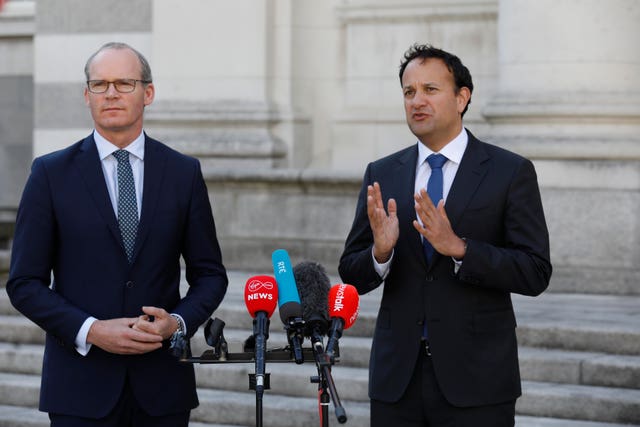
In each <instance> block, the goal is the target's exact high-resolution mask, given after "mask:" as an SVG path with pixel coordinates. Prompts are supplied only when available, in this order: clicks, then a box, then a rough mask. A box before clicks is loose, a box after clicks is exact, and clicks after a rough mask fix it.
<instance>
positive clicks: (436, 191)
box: [422, 154, 447, 264]
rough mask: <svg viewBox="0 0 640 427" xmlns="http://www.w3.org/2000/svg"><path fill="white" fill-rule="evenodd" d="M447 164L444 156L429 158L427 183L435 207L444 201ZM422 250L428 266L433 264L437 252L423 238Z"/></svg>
mask: <svg viewBox="0 0 640 427" xmlns="http://www.w3.org/2000/svg"><path fill="white" fill-rule="evenodd" d="M446 162H447V158H446V157H445V156H443V155H442V154H431V155H430V156H429V157H427V163H429V166H431V175H430V176H429V181H427V193H428V194H429V198H431V201H432V202H433V204H434V205H435V206H438V202H439V201H440V200H441V199H442V187H443V185H444V184H443V179H442V166H443V165H444V164H445V163H446ZM422 248H423V249H424V256H425V257H426V259H427V264H429V263H430V262H431V258H432V257H433V253H434V252H435V251H434V249H433V246H431V243H429V241H428V240H427V239H425V238H422Z"/></svg>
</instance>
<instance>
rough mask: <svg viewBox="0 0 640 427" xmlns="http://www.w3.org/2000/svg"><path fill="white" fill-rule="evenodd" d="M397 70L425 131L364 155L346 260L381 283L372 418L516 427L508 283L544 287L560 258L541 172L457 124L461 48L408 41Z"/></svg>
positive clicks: (397, 424)
mask: <svg viewBox="0 0 640 427" xmlns="http://www.w3.org/2000/svg"><path fill="white" fill-rule="evenodd" d="M400 82H401V85H402V91H403V94H404V105H405V113H406V119H407V123H408V125H409V128H410V129H411V131H412V132H413V134H414V135H416V137H417V138H418V140H419V141H418V143H417V145H413V146H411V147H409V148H406V149H404V150H401V151H399V152H397V153H394V154H391V155H390V156H388V157H385V158H383V159H380V160H377V161H375V162H373V163H370V164H369V165H368V166H367V169H366V172H365V175H364V182H363V186H362V190H361V192H360V196H359V199H358V204H357V208H356V214H355V219H354V222H353V226H352V229H351V232H350V233H349V236H348V238H347V241H346V244H345V249H344V252H343V254H342V257H341V259H340V266H339V272H340V275H341V277H342V279H343V280H344V282H346V283H352V284H354V285H355V286H356V287H357V288H358V291H359V292H360V293H361V294H364V293H367V292H369V291H372V290H373V289H375V288H377V287H378V286H380V285H381V284H384V288H383V294H382V300H381V303H380V309H379V313H378V318H377V322H376V327H375V332H374V337H373V344H372V349H371V359H370V364H369V369H370V372H369V396H370V398H371V425H372V426H394V427H418V426H420V427H423V426H430V427H434V426H438V427H439V426H455V427H465V426H470V427H471V426H473V427H483V426H487V427H501V426H513V425H514V417H515V401H516V399H517V397H518V396H520V394H521V389H520V374H519V370H518V355H517V343H516V334H515V327H516V320H515V316H514V312H513V307H512V304H511V296H510V294H511V292H515V293H519V294H524V295H531V296H535V295H538V294H540V293H541V292H542V291H544V290H545V289H546V287H547V286H548V283H549V279H550V276H551V270H552V268H551V263H550V260H549V238H548V231H547V227H546V223H545V219H544V213H543V210H542V204H541V200H540V193H539V189H538V184H537V178H536V173H535V170H534V167H533V165H532V163H531V162H530V161H529V160H527V159H525V158H523V157H520V156H518V155H516V154H514V153H511V152H508V151H506V150H503V149H500V148H498V147H495V146H492V145H489V144H486V143H484V142H481V141H479V140H478V139H476V138H475V137H474V136H473V135H472V134H471V133H470V132H469V131H467V130H466V129H465V128H464V127H463V126H462V117H463V115H464V113H465V112H466V110H467V106H468V104H469V102H470V100H471V92H472V91H473V83H472V80H471V75H470V73H469V71H468V70H467V68H466V67H465V66H464V65H463V64H462V63H461V61H460V60H459V58H458V57H456V56H455V55H452V54H450V53H448V52H445V51H443V50H440V49H436V48H434V47H432V46H429V45H414V46H412V47H411V48H410V49H409V50H408V51H407V52H406V53H405V56H404V60H403V62H402V64H401V67H400ZM439 155H441V156H439ZM437 159H441V160H442V161H441V162H439V163H438V162H437V161H435V160H437ZM432 161H433V163H432ZM427 189H428V191H427ZM432 198H433V199H434V200H433V201H432ZM385 200H386V201H387V202H386V209H385V205H384V201H385Z"/></svg>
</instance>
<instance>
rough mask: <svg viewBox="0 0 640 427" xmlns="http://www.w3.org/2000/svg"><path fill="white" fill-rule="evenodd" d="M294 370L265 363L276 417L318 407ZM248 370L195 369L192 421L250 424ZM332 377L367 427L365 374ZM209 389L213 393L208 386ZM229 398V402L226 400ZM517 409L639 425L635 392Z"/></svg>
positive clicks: (20, 399) (17, 392) (576, 388)
mask: <svg viewBox="0 0 640 427" xmlns="http://www.w3.org/2000/svg"><path fill="white" fill-rule="evenodd" d="M295 368H296V370H297V371H298V372H295V373H291V372H290V371H293V370H294V369H293V365H287V366H283V365H280V366H276V364H270V365H268V369H267V371H268V372H270V373H271V375H272V377H271V385H272V387H271V388H270V389H269V390H267V391H265V395H264V398H263V404H264V405H265V408H267V407H270V408H272V409H274V410H275V411H276V412H277V413H279V412H280V410H281V409H284V408H283V407H281V406H276V407H275V408H274V407H273V406H267V403H266V402H267V401H268V402H273V403H270V404H269V405H279V404H281V402H283V401H284V402H290V404H291V405H292V408H297V409H301V408H303V407H311V408H314V407H315V405H314V404H312V403H316V404H317V385H315V384H313V383H311V382H310V381H309V377H310V376H311V375H314V374H315V373H316V372H315V370H314V367H313V366H312V365H310V366H306V365H302V366H295ZM250 372H251V368H250V367H249V365H239V364H228V365H218V366H215V367H212V365H208V366H198V387H199V389H198V390H199V391H198V393H199V395H200V397H201V402H202V405H201V409H200V411H201V412H202V413H206V414H208V415H203V414H201V415H199V416H198V417H197V418H194V420H198V421H202V422H216V423H229V424H237V423H240V424H247V425H250V424H251V420H250V419H239V418H237V415H231V413H234V412H236V411H237V412H238V413H243V414H245V416H246V413H247V412H249V413H250V412H251V409H250V407H251V406H253V407H254V408H255V393H254V392H253V391H250V390H249V386H248V378H247V374H248V373H250ZM351 375H354V376H353V377H351ZM332 376H333V378H334V381H335V383H336V389H337V391H338V394H339V396H340V399H341V400H342V402H343V406H345V408H346V409H347V411H348V407H349V406H351V407H353V408H355V410H356V413H357V414H358V419H359V420H360V421H358V422H363V423H365V424H366V422H365V421H364V420H363V419H362V418H363V417H364V418H366V417H368V405H369V402H368V399H367V398H366V386H367V380H366V371H364V370H359V372H358V371H355V370H350V369H349V368H347V369H342V368H341V367H334V369H333V371H332ZM39 385H40V377H39V375H27V374H15V373H0V402H2V403H3V404H6V405H14V406H24V407H36V405H37V403H38V390H39ZM212 386H215V387H216V389H215V390H214V389H212V388H209V387H212ZM358 388H359V389H358ZM212 396H226V397H225V400H222V401H221V402H222V403H219V405H220V406H224V408H225V409H224V411H223V412H225V413H226V412H229V414H226V415H224V416H222V417H214V415H211V413H212V412H215V411H216V409H215V403H214V402H216V401H217V400H218V397H215V398H213V397H212ZM229 396H231V397H233V399H231V400H226V399H228V398H229ZM207 402H209V403H207ZM305 402H306V403H305ZM345 402H349V404H348V405H347V404H346V403H345ZM231 408H235V409H233V410H232V409H231ZM241 408H242V409H241ZM516 411H517V413H518V414H519V415H527V416H533V417H552V418H567V419H574V420H585V421H598V422H608V423H628V424H640V390H629V389H620V388H612V387H595V386H580V385H570V384H558V383H545V382H533V381H524V382H523V395H522V397H521V398H520V399H518V402H517V405H516ZM312 412H313V411H312ZM291 416H294V415H293V414H292V415H291ZM365 424H363V425H365ZM272 425H279V424H277V423H276V424H272ZM287 425H288V424H287ZM350 425H358V423H357V422H354V423H353V424H351V423H350Z"/></svg>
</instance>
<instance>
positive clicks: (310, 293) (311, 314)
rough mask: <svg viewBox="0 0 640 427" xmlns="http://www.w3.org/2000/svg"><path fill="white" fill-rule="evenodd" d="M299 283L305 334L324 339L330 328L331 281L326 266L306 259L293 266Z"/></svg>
mask: <svg viewBox="0 0 640 427" xmlns="http://www.w3.org/2000/svg"><path fill="white" fill-rule="evenodd" d="M293 276H294V278H295V281H296V284H297V285H298V292H299V293H300V300H301V302H302V318H303V319H304V324H305V328H304V336H305V337H311V338H312V340H313V341H314V342H315V341H322V336H324V335H325V334H326V333H327V329H328V328H329V314H328V311H329V308H328V304H327V302H328V297H329V288H330V287H331V282H330V281H329V276H327V273H326V271H325V269H324V267H323V266H322V265H321V264H319V263H317V262H313V261H304V262H301V263H299V264H297V265H296V266H295V267H293Z"/></svg>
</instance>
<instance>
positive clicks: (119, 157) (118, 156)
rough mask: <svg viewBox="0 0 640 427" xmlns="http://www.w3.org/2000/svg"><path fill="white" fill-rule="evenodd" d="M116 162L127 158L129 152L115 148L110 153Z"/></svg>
mask: <svg viewBox="0 0 640 427" xmlns="http://www.w3.org/2000/svg"><path fill="white" fill-rule="evenodd" d="M111 154H112V155H113V157H115V158H116V160H117V161H118V163H120V162H124V161H127V160H129V152H128V151H127V150H116V151H114V152H113V153H111Z"/></svg>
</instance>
